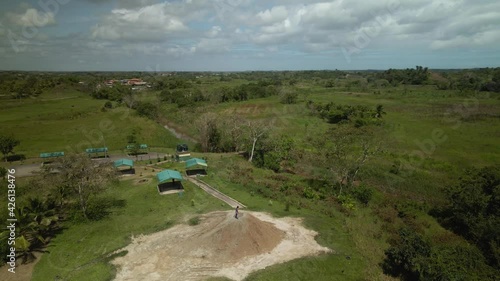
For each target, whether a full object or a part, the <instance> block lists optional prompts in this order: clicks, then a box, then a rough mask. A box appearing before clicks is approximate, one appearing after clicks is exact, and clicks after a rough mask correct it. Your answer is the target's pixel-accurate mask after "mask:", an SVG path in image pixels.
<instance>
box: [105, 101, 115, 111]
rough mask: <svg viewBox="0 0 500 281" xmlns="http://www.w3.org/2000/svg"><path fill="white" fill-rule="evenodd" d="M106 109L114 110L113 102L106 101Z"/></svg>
mask: <svg viewBox="0 0 500 281" xmlns="http://www.w3.org/2000/svg"><path fill="white" fill-rule="evenodd" d="M104 108H107V109H111V108H113V103H112V102H111V101H106V102H105V103H104Z"/></svg>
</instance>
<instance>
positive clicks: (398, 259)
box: [383, 227, 496, 281]
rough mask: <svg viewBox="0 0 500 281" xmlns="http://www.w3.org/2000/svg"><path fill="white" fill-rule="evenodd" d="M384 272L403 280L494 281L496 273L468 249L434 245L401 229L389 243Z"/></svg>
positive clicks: (410, 230) (472, 248) (417, 235)
mask: <svg viewBox="0 0 500 281" xmlns="http://www.w3.org/2000/svg"><path fill="white" fill-rule="evenodd" d="M390 244H391V246H390V247H389V248H388V249H387V250H386V251H385V255H386V257H385V260H384V262H383V269H384V272H385V273H386V274H390V275H392V276H397V277H400V278H401V279H402V280H408V281H409V280H450V281H451V280H477V281H480V280H495V276H496V272H495V270H494V269H493V268H491V267H490V266H488V265H487V264H486V263H485V259H484V257H483V256H482V255H481V253H480V252H479V251H478V250H477V248H475V247H474V246H470V245H462V244H455V245H447V244H439V245H433V244H432V243H431V242H429V241H428V240H427V239H425V237H424V236H423V235H422V234H420V233H418V232H416V231H415V230H413V229H411V228H408V227H404V228H401V229H400V230H399V231H398V233H397V235H395V236H394V237H393V239H392V240H391V241H390Z"/></svg>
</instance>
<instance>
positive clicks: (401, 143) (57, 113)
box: [0, 78, 500, 281]
mask: <svg viewBox="0 0 500 281" xmlns="http://www.w3.org/2000/svg"><path fill="white" fill-rule="evenodd" d="M243 82H244V81H240V80H233V81H231V82H227V83H226V82H224V83H220V84H218V83H219V82H215V81H212V80H210V79H208V78H207V79H205V80H202V82H201V83H200V84H199V87H208V88H210V89H212V88H215V87H219V86H221V85H222V84H224V85H227V86H234V85H239V84H241V83H243ZM297 91H298V92H299V93H300V94H299V102H298V103H297V104H291V105H284V104H281V103H280V102H279V97H277V96H272V97H268V98H262V99H254V100H247V101H244V102H228V103H221V104H215V105H213V104H206V103H201V104H200V105H195V106H190V107H186V108H178V107H177V106H176V105H173V104H163V105H162V114H163V115H164V118H165V119H166V120H168V122H170V123H172V124H173V125H174V126H175V127H176V128H181V129H182V133H185V134H189V135H190V136H192V137H193V138H197V135H196V127H195V122H196V120H197V119H198V118H199V117H200V116H201V115H202V114H204V113H207V112H214V113H217V114H220V115H223V114H237V115H239V116H242V117H245V118H249V119H257V120H265V121H268V122H269V123H272V124H273V128H272V133H276V134H285V135H289V136H291V137H292V138H293V139H294V140H296V141H297V142H298V143H299V145H300V146H302V147H307V145H308V143H307V137H308V136H311V135H315V136H322V135H323V134H324V132H325V131H326V130H328V129H329V128H330V127H331V126H332V125H330V124H328V123H327V122H326V121H324V120H321V119H319V118H318V117H317V116H313V115H311V114H309V112H308V110H307V109H306V106H305V103H306V102H307V101H308V100H312V101H314V102H323V103H327V102H334V103H337V104H349V105H366V106H369V107H372V108H373V107H375V106H376V105H378V104H381V105H383V106H384V110H385V112H387V114H386V115H384V117H383V118H384V119H385V124H384V125H383V128H384V132H385V134H384V138H383V142H382V148H383V151H382V153H381V154H380V155H379V156H378V157H377V158H376V159H374V160H373V161H371V162H369V164H368V165H367V166H366V167H365V168H364V169H363V170H362V172H360V175H359V176H360V178H361V180H362V181H363V182H364V183H366V184H367V185H369V186H372V187H374V189H375V190H376V191H375V195H374V199H373V200H372V202H370V204H369V205H368V206H362V205H357V206H356V208H355V209H354V210H351V211H350V212H341V211H339V210H338V208H336V207H335V206H336V205H335V204H334V203H332V202H330V201H326V200H324V201H322V200H318V199H312V200H309V199H306V198H288V197H287V196H288V195H282V194H281V193H280V196H276V193H273V192H276V190H280V188H281V187H282V186H283V185H285V184H288V183H293V184H295V185H296V187H297V189H298V190H302V189H303V188H305V187H307V186H308V184H309V183H308V182H307V179H305V178H302V177H301V175H292V174H276V173H274V172H272V171H270V170H263V169H259V168H255V167H253V166H252V165H251V164H250V163H248V161H246V159H244V158H243V157H241V156H238V155H235V154H200V155H198V154H197V155H198V156H199V157H202V156H204V157H206V158H207V159H208V163H209V166H210V168H209V176H207V177H205V178H204V179H203V180H204V181H206V182H207V183H209V184H211V185H212V186H214V187H215V188H217V189H219V190H220V191H222V192H223V193H225V194H227V195H229V196H231V197H233V198H235V199H236V200H238V201H240V202H242V203H243V204H245V205H246V206H248V208H249V210H252V211H265V212H269V213H271V214H273V215H275V216H278V217H282V216H296V217H303V218H304V223H305V225H306V226H307V227H309V228H311V229H313V230H315V231H317V232H318V233H319V235H318V236H317V238H316V239H317V241H318V243H320V244H321V245H323V246H327V247H329V248H331V249H333V250H334V252H333V253H332V254H329V255H322V256H318V257H310V258H303V259H298V260H294V261H291V262H287V263H284V264H279V265H274V266H272V267H269V268H266V269H265V270H262V271H259V272H255V273H253V274H251V275H250V276H249V277H248V278H247V279H246V280H270V281H271V280H367V281H368V280H370V281H371V280H394V279H393V278H391V277H389V276H386V275H384V274H383V272H382V269H381V267H380V263H381V262H382V261H383V259H384V250H385V249H387V247H388V246H389V244H388V242H387V241H388V237H390V236H391V234H392V233H394V232H395V231H396V226H397V225H401V223H402V220H403V219H402V218H400V217H398V214H397V213H394V212H395V211H394V206H395V205H397V204H400V203H401V204H402V203H407V202H416V203H415V204H417V205H418V207H421V208H422V209H421V210H420V209H419V210H418V211H416V214H417V216H416V218H415V223H416V224H418V225H419V227H421V228H422V232H423V233H426V234H427V235H429V236H430V237H432V236H439V235H450V234H449V231H447V230H445V229H444V228H442V227H441V226H440V225H439V224H438V223H437V222H436V220H435V219H434V218H432V217H431V216H429V215H428V214H427V211H428V209H429V208H430V207H429V206H431V205H432V204H434V203H440V202H442V200H443V188H445V187H446V186H449V185H453V184H455V183H456V182H457V180H458V178H459V177H460V175H461V174H462V172H463V170H464V169H466V168H469V167H482V166H486V165H493V164H498V159H500V145H499V142H498V140H499V137H500V120H499V119H498V112H499V108H500V100H499V99H498V97H497V96H494V95H490V96H487V95H485V94H484V93H478V94H470V95H469V96H466V95H462V94H459V93H456V92H454V91H437V90H435V89H434V88H433V87H431V86H415V87H394V88H393V87H391V88H387V89H382V90H381V91H380V93H377V94H374V93H373V90H372V89H368V90H366V91H363V90H361V89H357V90H352V91H350V90H349V91H346V89H344V88H334V89H326V88H323V87H320V86H317V85H313V84H308V83H307V82H304V83H301V84H300V88H299V89H298V90H297ZM156 94H158V93H157V92H145V93H141V94H140V95H139V98H140V99H141V100H142V101H153V100H155V99H156V97H155V95H156ZM104 102H105V101H103V100H95V99H91V98H90V97H88V96H87V95H84V94H82V93H79V92H74V91H63V92H50V93H44V94H43V95H41V96H40V97H38V98H33V99H24V100H2V103H0V110H1V114H0V127H1V128H2V131H3V132H7V133H12V134H13V135H14V136H15V137H16V138H18V139H20V140H21V144H20V145H19V146H18V147H16V149H15V152H16V153H17V154H24V155H25V156H26V157H27V158H32V159H31V160H33V159H34V158H36V157H38V154H39V153H41V152H53V151H65V152H72V151H76V152H82V151H84V150H85V148H88V147H101V146H104V142H105V144H106V146H108V148H109V149H110V151H111V153H121V152H122V150H123V147H124V146H125V145H126V136H127V135H129V134H130V133H131V132H132V131H133V130H137V131H138V136H139V142H141V143H147V144H148V145H149V146H150V147H151V150H153V151H159V152H163V151H165V152H173V149H174V147H175V145H176V144H177V143H179V142H181V140H178V139H176V138H175V137H174V136H172V135H171V134H170V133H169V132H168V131H167V130H165V129H164V128H163V127H162V126H161V125H160V124H157V123H155V122H153V121H151V120H148V119H146V118H142V117H138V116H137V115H136V113H135V112H133V111H126V110H125V107H121V106H117V105H116V103H115V104H114V105H115V107H114V108H113V109H110V110H107V111H103V110H102V107H103V105H104ZM448 112H451V114H447V113H448ZM436 131H439V132H440V133H441V134H440V138H437V137H436V136H435V132H436ZM438 139H439V140H438ZM190 145H191V144H190ZM415 153H417V154H418V153H420V155H423V156H424V157H423V158H421V159H414V161H410V162H408V161H407V162H406V163H410V164H411V165H407V166H406V167H404V168H403V170H402V171H401V173H400V174H398V175H393V174H390V173H389V170H390V168H391V166H392V165H393V163H395V161H399V160H405V159H408V157H410V156H411V155H412V154H413V156H415V155H417V154H415ZM26 161H30V159H28V160H26ZM14 164H18V163H14ZM142 164H145V163H140V165H142ZM5 165H6V164H5V163H4V164H2V166H5ZM161 167H162V168H174V169H178V170H181V171H182V170H183V168H184V167H183V165H182V164H162V165H161ZM137 169H138V170H137V171H138V173H140V171H141V169H144V167H142V166H140V167H138V168H137ZM316 172H317V173H319V174H321V173H325V172H326V171H325V170H318V171H316ZM21 184H24V182H23V181H21ZM21 186H22V185H21ZM185 188H186V192H185V193H184V197H182V198H181V197H179V196H177V195H168V196H160V195H158V193H157V190H156V179H155V178H152V179H151V181H150V182H148V183H146V184H139V185H136V184H135V183H134V182H133V181H130V180H129V181H121V182H120V183H119V184H118V185H113V186H111V187H110V188H109V189H108V190H107V191H106V192H105V193H104V194H102V196H103V197H106V198H113V199H114V200H115V202H117V205H119V206H116V207H113V208H112V209H111V211H112V212H111V214H110V215H109V216H108V217H106V218H105V219H103V220H100V221H94V222H88V223H81V224H79V223H70V222H67V223H65V224H64V226H65V228H64V230H63V231H62V233H60V234H58V235H57V236H56V237H55V238H54V239H53V240H52V241H51V242H50V245H49V247H48V248H47V250H48V253H45V254H44V255H43V256H42V258H41V260H40V261H39V263H38V264H37V265H36V267H35V270H34V273H33V280H40V281H45V280H111V279H112V278H113V276H114V273H115V270H116V269H115V268H113V266H111V265H110V264H109V258H108V256H109V255H110V254H111V253H113V252H114V251H116V250H118V249H120V248H122V247H124V246H126V245H127V244H128V243H129V242H130V238H131V237H132V236H136V235H140V234H147V233H152V232H155V231H159V230H163V229H166V228H168V227H171V226H172V225H174V224H176V223H180V222H184V221H186V220H187V219H186V218H188V217H189V216H193V215H196V214H202V213H206V212H210V211H214V210H226V209H228V207H227V206H226V205H224V204H222V203H221V202H220V201H218V200H216V199H215V198H213V197H211V196H209V195H207V194H206V193H204V192H203V191H202V190H200V189H198V188H195V187H194V186H193V185H192V184H190V183H187V182H186V183H185ZM35 193H36V191H33V190H30V191H29V192H27V193H23V192H22V191H21V192H20V194H22V196H23V197H24V196H26V197H27V196H30V195H33V194H35ZM283 194H284V193H283ZM275 197H276V198H275ZM21 200H22V199H21ZM192 200H194V202H195V204H194V206H192V204H191V201H192ZM287 201H289V204H288V208H287V204H286V202H287ZM2 202H4V201H2ZM286 209H288V210H286ZM58 278H59V279H58ZM211 280H214V281H215V280H226V279H223V278H222V279H218V278H215V279H211Z"/></svg>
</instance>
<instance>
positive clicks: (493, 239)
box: [439, 166, 500, 268]
mask: <svg viewBox="0 0 500 281" xmlns="http://www.w3.org/2000/svg"><path fill="white" fill-rule="evenodd" d="M447 196H448V206H447V207H446V208H445V209H444V210H443V211H442V213H441V214H440V215H439V218H440V220H441V222H442V223H443V225H445V226H447V227H449V228H451V229H452V230H453V231H455V232H456V233H458V234H460V235H463V236H464V237H465V238H467V239H468V240H469V241H471V242H473V243H474V244H476V245H477V246H478V247H479V249H481V251H482V252H483V254H484V255H485V257H486V258H487V260H488V261H489V262H490V264H491V265H493V266H495V267H496V268H500V260H499V255H498V253H499V248H498V245H500V166H491V167H485V168H483V169H480V170H478V169H471V170H468V171H467V172H466V173H465V175H464V176H463V177H462V178H461V180H460V183H459V184H458V185H456V186H454V187H450V188H448V189H447Z"/></svg>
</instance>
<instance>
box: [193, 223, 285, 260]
mask: <svg viewBox="0 0 500 281" xmlns="http://www.w3.org/2000/svg"><path fill="white" fill-rule="evenodd" d="M197 228H199V229H200V230H203V229H211V230H210V231H208V232H206V233H202V234H201V235H200V236H199V239H197V240H196V242H197V243H194V244H197V245H196V247H197V248H202V249H205V250H206V251H207V252H209V253H214V254H215V255H217V258H218V259H219V260H221V261H228V260H238V259H241V258H243V257H246V256H254V255H259V254H263V253H267V252H269V251H271V250H272V249H274V247H276V246H277V245H278V244H279V243H280V242H281V240H282V239H283V237H284V236H285V233H284V232H283V231H282V230H279V229H277V228H276V227H275V226H274V225H273V224H272V223H269V222H263V221H260V220H258V219H257V218H255V217H254V216H252V215H251V214H242V215H241V216H240V217H239V219H235V218H234V217H233V214H232V213H217V214H213V215H211V216H209V217H208V218H205V219H204V222H203V224H202V225H199V227H197Z"/></svg>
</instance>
